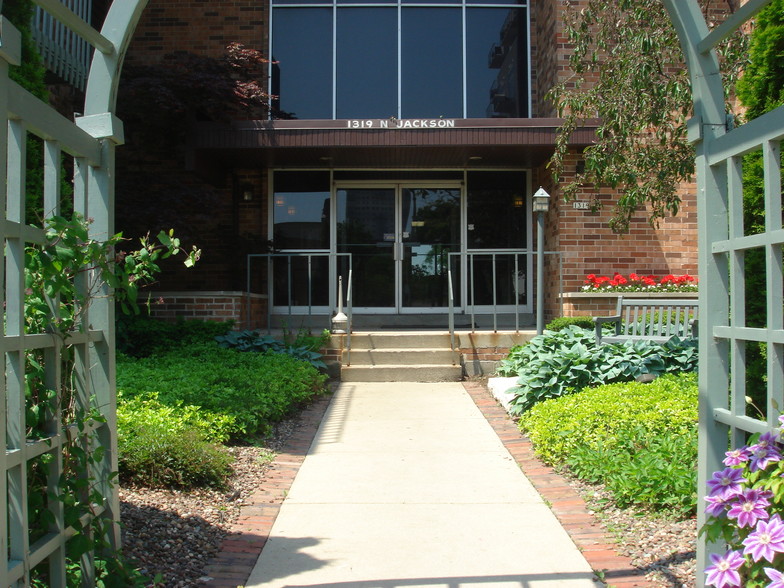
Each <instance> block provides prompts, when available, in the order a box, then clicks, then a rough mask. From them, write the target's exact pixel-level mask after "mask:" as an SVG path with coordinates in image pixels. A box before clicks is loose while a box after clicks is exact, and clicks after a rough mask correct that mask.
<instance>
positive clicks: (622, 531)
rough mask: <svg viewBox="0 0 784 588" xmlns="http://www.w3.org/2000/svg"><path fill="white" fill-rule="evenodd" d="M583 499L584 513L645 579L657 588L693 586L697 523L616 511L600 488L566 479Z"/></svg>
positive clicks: (690, 520)
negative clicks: (602, 528) (591, 516)
mask: <svg viewBox="0 0 784 588" xmlns="http://www.w3.org/2000/svg"><path fill="white" fill-rule="evenodd" d="M566 479H567V480H568V481H569V483H570V484H571V486H572V487H573V488H574V489H575V490H577V492H578V493H579V494H580V495H581V496H582V497H583V499H584V500H585V502H586V504H587V505H588V510H589V511H591V512H592V513H594V514H595V515H596V517H597V518H598V519H599V520H600V521H602V523H604V526H605V528H606V529H607V530H608V532H609V533H611V534H612V535H613V536H614V537H615V539H616V541H617V542H618V551H619V553H622V554H624V555H626V556H627V557H629V558H630V559H631V562H632V564H633V565H634V567H636V568H639V569H642V570H645V571H646V572H647V573H646V575H645V576H646V578H647V579H648V580H649V581H650V582H651V583H652V584H653V585H654V586H657V587H663V588H664V587H666V588H681V587H683V588H693V587H694V586H696V582H695V577H696V576H695V572H696V569H697V562H696V552H695V550H696V549H697V539H696V538H697V521H696V519H695V518H691V519H686V520H682V521H676V520H669V519H666V518H662V517H661V516H652V515H650V514H645V513H640V512H638V511H635V510H633V509H620V508H618V507H616V506H615V505H614V504H613V502H612V500H611V498H610V494H609V493H608V492H607V491H606V490H605V489H604V488H603V487H602V486H601V485H591V484H587V483H585V482H582V481H580V480H577V479H576V478H574V477H570V476H568V475H567V476H566Z"/></svg>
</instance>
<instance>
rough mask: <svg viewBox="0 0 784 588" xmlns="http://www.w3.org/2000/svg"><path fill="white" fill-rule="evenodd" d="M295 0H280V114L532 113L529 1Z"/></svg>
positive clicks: (275, 85) (276, 37)
mask: <svg viewBox="0 0 784 588" xmlns="http://www.w3.org/2000/svg"><path fill="white" fill-rule="evenodd" d="M295 1H296V0H275V1H274V3H273V4H274V8H273V12H272V27H273V33H272V55H271V56H272V59H274V60H276V61H277V63H276V64H274V65H273V66H272V76H271V92H272V94H274V95H279V96H280V99H279V101H278V102H277V103H276V104H275V106H276V108H277V109H279V111H280V112H275V110H274V109H273V116H278V117H281V118H299V119H307V118H314V119H331V118H333V116H334V117H336V118H338V119H352V118H356V119H374V118H380V119H383V118H388V117H390V116H396V117H401V118H438V117H442V116H443V117H449V118H462V117H468V118H502V117H505V118H510V117H527V116H529V112H528V102H529V96H528V95H529V91H530V88H529V83H528V77H529V75H528V43H529V39H528V9H527V8H526V7H525V6H522V5H520V6H518V7H512V6H510V5H512V4H515V1H514V0H500V1H499V2H494V0H480V1H479V2H477V3H472V4H466V3H463V2H455V1H451V0H450V1H449V2H447V1H443V2H442V0H427V2H424V3H426V4H428V5H427V6H415V4H416V3H417V2H416V1H415V0H402V4H401V6H400V7H398V6H397V3H396V2H386V3H385V4H386V5H382V0H370V2H369V3H370V4H375V5H373V6H351V5H350V2H348V1H347V0H346V1H344V0H338V2H337V3H336V4H335V7H334V8H332V7H316V6H309V4H311V2H310V0H308V2H305V3H304V4H305V5H304V6H292V5H291V4H292V3H293V2H295ZM490 2H493V3H495V4H498V5H499V6H489V5H488V6H482V4H485V3H490ZM390 4H391V6H390ZM504 5H507V6H506V7H505V6H504ZM333 48H334V50H333ZM333 97H334V98H333ZM333 100H334V101H335V104H333Z"/></svg>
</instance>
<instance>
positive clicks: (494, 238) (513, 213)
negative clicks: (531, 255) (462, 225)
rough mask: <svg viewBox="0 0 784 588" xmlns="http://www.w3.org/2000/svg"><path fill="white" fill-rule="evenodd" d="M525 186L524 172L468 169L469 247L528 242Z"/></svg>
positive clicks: (518, 246)
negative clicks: (470, 170)
mask: <svg viewBox="0 0 784 588" xmlns="http://www.w3.org/2000/svg"><path fill="white" fill-rule="evenodd" d="M526 189H527V188H526V177H525V172H492V171H475V172H469V174H468V198H467V215H468V216H467V225H468V226H467V228H468V248H469V249H521V248H523V247H525V246H526V243H527V240H528V238H527V235H526V221H525V217H526V212H525V211H526V198H525V194H526Z"/></svg>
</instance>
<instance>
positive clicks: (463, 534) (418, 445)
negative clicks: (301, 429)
mask: <svg viewBox="0 0 784 588" xmlns="http://www.w3.org/2000/svg"><path fill="white" fill-rule="evenodd" d="M601 585H602V584H601V583H599V582H597V581H596V579H595V577H594V574H593V573H592V571H591V567H590V566H589V564H588V563H587V561H586V559H585V558H584V557H583V555H582V554H581V553H580V551H579V550H578V549H577V547H576V546H575V544H574V542H573V541H572V539H571V538H570V536H569V535H568V534H567V532H566V531H565V530H564V528H563V527H562V526H561V524H560V523H559V522H558V520H557V519H556V517H555V515H554V514H553V513H552V512H551V510H550V508H548V506H547V505H546V504H545V503H544V501H543V499H542V498H541V496H540V495H539V493H538V492H537V491H536V490H535V489H534V488H533V486H532V485H531V483H530V482H529V481H528V479H527V478H526V477H525V476H524V475H523V473H522V472H521V470H520V468H519V466H518V465H517V463H516V462H515V460H514V459H513V458H512V456H511V455H510V454H509V452H508V451H507V449H506V448H505V447H504V445H503V443H502V442H501V441H500V440H499V438H498V435H497V434H496V433H495V431H494V430H493V428H492V427H491V426H490V425H489V424H488V421H487V419H486V418H485V417H484V416H483V415H482V413H481V412H480V411H479V409H478V408H477V406H476V404H474V402H473V400H472V399H471V397H470V396H469V394H468V393H467V392H466V390H465V388H464V386H463V385H462V384H460V383H437V384H422V383H400V382H395V383H380V384H379V383H350V384H349V383H343V384H341V385H340V387H339V389H338V391H337V393H336V395H335V397H334V398H333V400H332V403H331V405H330V407H329V409H328V411H327V414H326V415H325V417H324V420H323V422H322V424H321V427H320V429H319V431H318V434H317V435H316V438H315V440H314V442H313V444H312V446H311V448H310V451H309V452H308V454H307V457H305V459H304V462H303V463H302V465H301V467H300V469H299V472H298V474H297V476H296V478H295V480H294V483H293V485H292V486H291V488H290V490H289V493H288V496H287V497H286V499H285V501H284V502H283V504H282V505H281V507H280V511H279V514H278V515H277V518H276V519H275V522H274V524H273V526H272V529H271V532H270V534H269V538H268V539H267V540H266V544H265V546H264V549H263V551H262V553H261V556H260V557H259V559H258V561H257V562H256V565H255V567H254V569H253V571H252V573H251V575H250V578H249V579H248V581H247V583H246V586H247V587H265V588H267V587H269V588H272V587H279V586H291V587H294V586H345V587H351V588H354V587H356V588H360V587H384V588H387V587H388V588H392V587H398V586H401V587H402V586H405V587H411V586H428V587H432V586H448V587H467V586H482V587H510V588H511V587H525V588H535V587H537V586H548V587H556V586H557V587H560V586H563V587H564V588H589V587H590V588H593V587H595V586H601Z"/></svg>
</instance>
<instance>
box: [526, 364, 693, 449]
mask: <svg viewBox="0 0 784 588" xmlns="http://www.w3.org/2000/svg"><path fill="white" fill-rule="evenodd" d="M696 422H697V376H696V374H691V373H689V374H679V375H676V374H668V375H664V376H661V377H659V378H657V379H655V380H654V381H653V382H651V383H649V384H642V383H640V382H626V383H618V384H609V385H606V386H599V387H597V388H587V389H585V390H583V391H581V392H580V393H578V394H572V395H569V396H563V397H561V398H555V399H552V400H548V401H546V402H541V403H539V404H537V405H536V406H534V407H533V408H531V410H529V411H528V412H526V413H525V414H524V415H523V416H522V417H521V419H520V429H521V430H522V431H523V432H524V433H526V434H527V435H528V437H529V438H530V439H531V441H532V442H533V444H534V447H535V448H536V452H537V454H538V455H539V456H540V457H541V458H542V459H543V460H544V461H546V462H547V463H551V464H562V463H565V462H566V459H567V458H568V456H569V455H571V454H572V453H573V452H574V451H575V450H576V449H577V447H586V448H587V449H589V450H592V451H598V450H600V449H601V448H604V449H608V448H611V447H615V446H617V445H618V444H619V443H620V442H622V441H623V440H624V439H625V438H626V437H628V436H629V434H630V433H631V432H632V431H634V430H635V428H636V427H637V426H638V425H643V426H644V427H645V428H646V429H647V430H648V431H649V432H651V433H652V434H656V435H658V434H659V433H664V432H670V433H672V434H673V435H680V434H687V433H688V432H689V431H691V429H692V428H693V427H694V424H695V423H696Z"/></svg>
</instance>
